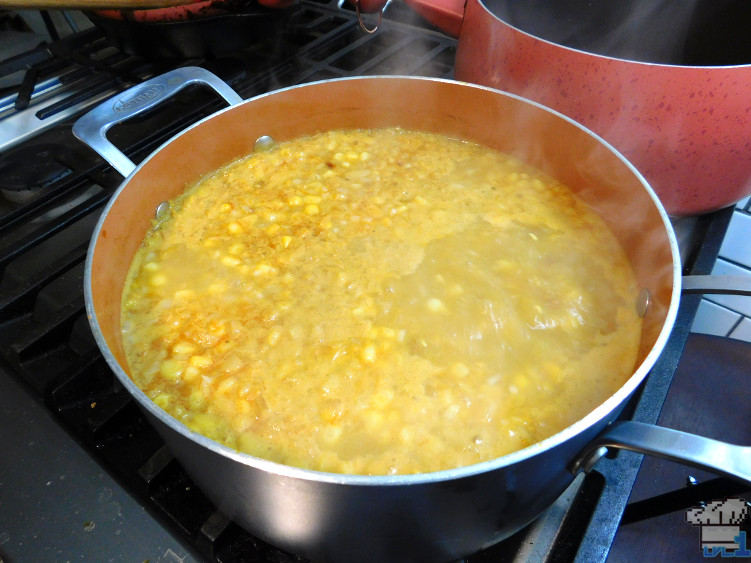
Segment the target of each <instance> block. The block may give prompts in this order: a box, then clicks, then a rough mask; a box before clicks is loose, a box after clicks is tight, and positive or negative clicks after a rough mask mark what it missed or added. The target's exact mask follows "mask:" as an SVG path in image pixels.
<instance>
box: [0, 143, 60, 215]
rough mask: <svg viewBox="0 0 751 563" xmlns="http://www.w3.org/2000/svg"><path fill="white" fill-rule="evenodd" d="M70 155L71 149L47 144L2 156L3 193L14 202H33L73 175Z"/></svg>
mask: <svg viewBox="0 0 751 563" xmlns="http://www.w3.org/2000/svg"><path fill="white" fill-rule="evenodd" d="M70 155H71V152H70V149H68V148H66V147H64V146H62V145H53V144H48V143H45V144H40V145H31V146H24V147H21V148H19V149H16V150H12V151H8V152H7V153H5V155H3V156H2V157H0V193H2V194H3V195H4V196H5V198H6V199H7V200H8V201H12V202H13V203H26V202H29V201H31V200H32V199H34V198H36V197H37V196H39V195H40V194H41V193H43V192H44V189H45V188H46V187H47V186H49V185H50V184H52V183H53V182H56V181H57V180H59V179H61V178H63V177H65V176H67V175H68V174H70V173H71V171H72V170H71V167H69V166H68V165H67V164H66V162H70V160H71V156H70Z"/></svg>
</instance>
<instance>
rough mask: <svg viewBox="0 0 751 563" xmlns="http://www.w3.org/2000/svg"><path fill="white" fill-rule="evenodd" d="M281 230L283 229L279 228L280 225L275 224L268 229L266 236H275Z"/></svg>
mask: <svg viewBox="0 0 751 563" xmlns="http://www.w3.org/2000/svg"><path fill="white" fill-rule="evenodd" d="M280 229H281V227H280V226H279V223H274V224H273V225H269V226H268V227H266V234H268V235H275V234H276V233H278V232H279V230H280Z"/></svg>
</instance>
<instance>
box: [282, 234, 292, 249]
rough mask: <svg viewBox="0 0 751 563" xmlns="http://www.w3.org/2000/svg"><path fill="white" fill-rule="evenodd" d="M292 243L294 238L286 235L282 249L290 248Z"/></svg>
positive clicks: (283, 238)
mask: <svg viewBox="0 0 751 563" xmlns="http://www.w3.org/2000/svg"><path fill="white" fill-rule="evenodd" d="M291 242H292V237H291V236H289V235H284V236H283V237H282V248H289V245H290V243H291Z"/></svg>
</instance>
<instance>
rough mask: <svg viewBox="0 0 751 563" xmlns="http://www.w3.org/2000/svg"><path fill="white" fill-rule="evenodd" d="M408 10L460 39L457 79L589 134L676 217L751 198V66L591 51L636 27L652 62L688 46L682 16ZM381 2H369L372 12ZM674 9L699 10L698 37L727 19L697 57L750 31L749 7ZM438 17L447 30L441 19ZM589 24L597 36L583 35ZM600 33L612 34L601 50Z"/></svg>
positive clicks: (597, 5)
mask: <svg viewBox="0 0 751 563" xmlns="http://www.w3.org/2000/svg"><path fill="white" fill-rule="evenodd" d="M405 1H406V2H407V4H409V5H410V6H412V7H413V9H415V10H416V11H418V12H420V13H422V14H423V15H425V16H426V17H427V18H428V20H429V21H432V22H433V23H436V24H437V25H440V26H441V27H442V28H443V29H444V30H446V31H447V32H448V33H452V30H456V29H459V28H460V29H461V31H460V32H459V43H458V48H457V54H456V70H455V77H456V78H457V79H459V80H463V81H467V82H474V83H477V84H482V85H486V86H491V87H494V88H498V89H501V90H506V91H509V92H513V93H515V94H519V95H521V96H523V97H525V98H528V99H532V100H535V101H537V102H539V103H541V104H543V105H546V106H548V107H550V108H553V109H556V110H558V111H560V112H561V113H564V114H566V115H568V116H569V117H571V118H573V119H574V120H576V121H578V122H580V123H582V124H583V125H585V126H587V127H589V128H590V129H592V130H593V131H595V132H596V133H598V134H600V135H601V136H602V137H603V138H604V139H605V140H607V141H609V142H610V143H611V144H613V145H614V146H615V147H616V148H617V149H618V150H619V151H620V152H621V153H623V154H624V155H625V156H626V158H628V159H629V160H630V161H631V162H632V163H633V164H634V165H635V166H636V167H637V168H638V169H639V171H640V172H641V173H642V174H643V175H644V176H645V177H646V178H647V180H648V181H649V182H650V184H651V185H652V187H653V188H654V190H655V191H656V192H657V194H658V196H659V197H660V199H661V201H662V203H663V205H664V206H665V208H666V209H667V211H668V213H670V214H671V215H676V216H680V215H696V214H701V213H706V212H709V211H714V210H717V209H720V208H722V207H726V206H728V205H731V204H733V203H735V202H737V201H739V200H741V199H743V198H744V197H746V196H748V195H750V194H751V65H747V64H740V65H734V66H684V65H683V64H681V65H679V64H665V63H663V64H653V63H649V62H636V61H635V60H627V58H624V57H622V56H621V55H616V56H602V55H595V54H592V53H593V52H595V51H596V52H602V51H600V50H596V49H594V48H593V47H592V48H590V47H591V44H593V43H595V42H596V41H600V42H602V41H603V38H606V39H609V38H610V36H613V42H614V43H615V42H617V41H618V38H616V37H615V35H617V34H616V33H615V32H614V33H612V34H611V32H610V29H611V28H612V29H616V26H617V25H620V24H621V23H623V24H624V26H626V25H631V28H627V29H626V30H625V31H626V32H627V33H624V35H629V34H630V35H631V36H634V35H640V36H639V37H638V38H637V41H638V42H641V43H644V44H650V45H647V47H648V48H647V49H645V51H649V50H650V49H653V50H657V48H656V47H655V46H658V45H659V44H660V43H667V42H669V41H674V42H676V43H680V42H681V41H683V40H684V38H683V37H682V36H681V35H679V34H673V28H675V27H676V25H678V23H679V22H678V20H680V19H681V18H683V17H684V16H682V15H680V14H677V13H675V14H674V13H672V12H671V13H668V12H665V9H663V7H661V6H656V4H660V3H654V2H646V1H644V0H631V1H629V2H618V3H616V4H613V3H611V2H603V1H602V0H600V1H592V0H590V1H586V2H583V1H579V0H565V1H563V0H562V1H561V2H542V1H534V0H530V1H525V2H513V1H510V0H485V1H481V0H467V1H466V7H464V3H465V0H437V1H432V2H429V1H426V0H405ZM380 3H381V2H379V1H378V0H367V1H366V0H363V1H362V4H363V6H364V7H365V8H366V9H368V10H372V9H374V8H375V7H376V6H377V5H379V4H380ZM662 4H665V3H662ZM673 4H677V5H681V4H682V5H683V6H689V7H690V9H691V10H694V12H693V13H690V14H688V15H687V16H685V20H686V21H684V22H680V23H685V24H686V25H691V24H693V25H694V26H695V25H696V21H697V20H699V23H701V24H702V25H704V24H705V23H706V25H704V26H705V27H707V26H709V23H708V22H709V18H710V17H713V18H723V19H722V20H717V22H714V21H713V22H711V25H712V26H713V27H714V28H716V29H717V31H712V33H716V35H712V36H707V37H702V38H699V39H698V40H697V42H696V43H697V45H695V48H697V49H699V50H706V51H709V50H712V49H713V48H714V49H716V47H717V45H718V44H719V43H720V42H723V41H725V40H726V38H725V36H726V35H728V33H729V29H728V28H729V27H733V26H734V25H735V24H734V22H735V21H736V20H737V21H741V22H742V21H749V20H748V16H749V15H750V14H749V13H748V12H749V8H748V7H746V6H745V5H743V4H746V5H748V4H749V2H738V1H735V0H713V1H712V2H705V3H704V4H702V2H701V0H700V1H699V2H685V3H684V2H677V3H673ZM433 6H437V7H438V9H439V10H440V13H441V15H442V16H443V20H442V21H439V20H438V18H436V17H431V15H430V13H429V12H431V10H433V8H432V7H433ZM624 6H627V8H624ZM655 8H656V9H657V10H661V9H662V10H663V12H662V13H658V14H655V15H654V16H653V15H652V14H650V15H649V16H647V17H643V18H642V19H641V20H639V21H638V23H637V22H636V21H635V19H634V15H635V14H637V15H638V14H639V13H642V14H643V13H644V12H645V10H647V9H655ZM627 9H628V10H629V11H628V12H627V11H626V10H627ZM670 9H673V8H670ZM699 10H704V12H699ZM733 11H735V12H737V13H733ZM447 14H448V15H451V14H453V15H454V18H453V22H450V23H444V21H445V19H446V18H445V16H446V15H447ZM462 14H463V22H461V18H462ZM602 20H609V21H602ZM689 20H691V21H689ZM701 20H704V21H701ZM520 21H523V22H524V23H523V25H520V24H519V23H518V22H520ZM512 23H513V25H512ZM579 25H581V26H589V27H588V28H587V29H584V30H582V29H580V28H579V27H577V26H579ZM598 26H602V28H603V29H607V30H608V31H606V32H603V33H600V34H599V35H600V36H599V37H595V38H594V39H593V37H594V36H595V35H596V33H593V29H594V30H595V31H596V28H597V27H598ZM521 29H525V30H529V29H535V30H538V29H539V30H542V31H543V34H542V35H540V34H539V33H537V31H535V34H532V33H531V32H530V33H528V32H526V31H521ZM567 29H571V33H570V34H569V35H566V30H567ZM668 35H677V37H672V36H671V37H668ZM541 36H545V37H553V38H554V39H553V40H555V41H556V42H552V40H551V41H548V40H544V39H541V38H540V37H541ZM606 36H607V37H606ZM738 36H739V37H743V39H741V41H740V44H739V45H738V46H737V47H738V48H737V49H736V45H735V44H730V47H727V46H726V47H725V48H726V49H727V50H733V49H735V50H736V51H737V50H738V49H747V51H746V54H747V55H749V58H748V59H747V62H751V45H749V40H748V39H747V38H746V37H749V35H748V33H747V32H744V31H742V30H740V31H738ZM558 37H562V38H565V39H566V40H567V41H559V40H558ZM559 43H566V44H572V43H573V44H575V45H576V48H571V47H564V46H562V45H561V44H559ZM651 44H654V45H651ZM679 46H680V47H681V48H682V45H679ZM732 58H733V57H730V59H729V60H732ZM642 60H650V61H651V60H657V59H653V58H646V59H642ZM742 62H746V61H742ZM699 64H707V62H706V61H704V60H702V61H701V62H700V63H699ZM710 64H717V63H712V62H711V61H710ZM721 64H727V62H722V63H721ZM561 142H565V140H564V139H562V140H561Z"/></svg>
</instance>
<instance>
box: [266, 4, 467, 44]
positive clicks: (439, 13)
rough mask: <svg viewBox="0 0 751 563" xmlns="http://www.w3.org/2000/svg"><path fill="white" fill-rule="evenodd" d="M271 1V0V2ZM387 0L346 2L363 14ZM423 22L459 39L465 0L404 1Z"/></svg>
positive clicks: (379, 9)
mask: <svg viewBox="0 0 751 563" xmlns="http://www.w3.org/2000/svg"><path fill="white" fill-rule="evenodd" d="M272 1H273V0H272ZM387 1H388V0H347V2H349V3H350V4H352V5H354V6H357V7H358V9H359V10H360V11H361V12H363V13H365V14H372V13H375V12H380V11H381V10H383V8H384V6H385V5H386V3H387ZM404 3H405V4H406V5H407V6H409V7H410V8H412V9H413V10H414V11H415V12H417V13H418V14H420V15H421V16H422V17H423V18H425V21H427V22H428V23H430V24H432V25H434V26H436V27H437V28H439V29H441V30H442V31H444V32H445V33H447V34H448V35H451V36H452V37H459V31H460V30H461V28H462V20H463V19H464V3H465V0H404Z"/></svg>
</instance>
